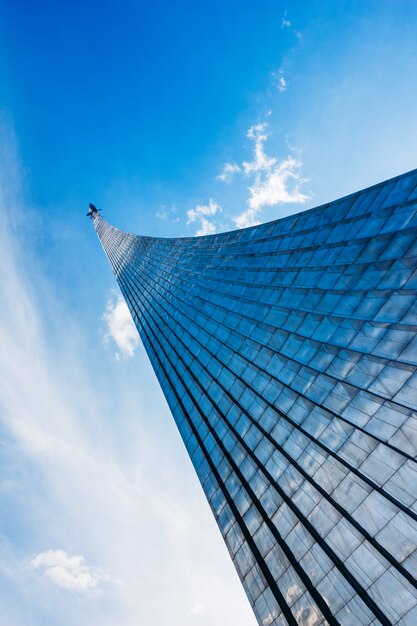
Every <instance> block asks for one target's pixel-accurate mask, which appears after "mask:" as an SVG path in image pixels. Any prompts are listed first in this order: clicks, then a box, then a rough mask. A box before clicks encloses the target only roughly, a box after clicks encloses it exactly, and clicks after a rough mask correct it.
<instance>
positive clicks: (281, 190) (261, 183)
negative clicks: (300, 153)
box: [249, 156, 308, 211]
mask: <svg viewBox="0 0 417 626" xmlns="http://www.w3.org/2000/svg"><path fill="white" fill-rule="evenodd" d="M301 168H302V163H301V161H300V160H299V159H295V158H293V157H291V156H289V157H287V158H286V159H284V160H283V161H275V163H274V165H273V166H272V167H271V168H270V170H268V172H267V173H266V176H264V177H262V178H261V177H258V178H257V179H256V180H255V183H254V185H252V186H251V187H249V191H250V198H249V206H250V208H251V209H254V210H255V211H258V210H259V209H261V208H262V207H264V206H271V205H274V204H289V203H291V202H294V203H296V204H303V203H304V202H306V201H307V200H308V196H307V195H306V194H303V193H301V190H300V187H301V185H302V184H303V183H304V182H305V179H303V178H302V177H301Z"/></svg>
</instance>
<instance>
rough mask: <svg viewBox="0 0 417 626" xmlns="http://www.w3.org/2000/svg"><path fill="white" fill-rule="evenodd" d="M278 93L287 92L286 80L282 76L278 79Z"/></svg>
mask: <svg viewBox="0 0 417 626" xmlns="http://www.w3.org/2000/svg"><path fill="white" fill-rule="evenodd" d="M278 91H279V93H284V91H287V80H286V78H285V76H284V75H283V74H281V75H280V76H279V77H278Z"/></svg>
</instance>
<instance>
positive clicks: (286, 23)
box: [281, 14, 292, 28]
mask: <svg viewBox="0 0 417 626" xmlns="http://www.w3.org/2000/svg"><path fill="white" fill-rule="evenodd" d="M291 26H292V23H291V22H290V20H289V19H287V17H286V14H284V17H283V18H282V21H281V27H282V28H291Z"/></svg>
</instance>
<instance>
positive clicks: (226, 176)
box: [217, 163, 240, 183]
mask: <svg viewBox="0 0 417 626" xmlns="http://www.w3.org/2000/svg"><path fill="white" fill-rule="evenodd" d="M239 172H240V167H239V165H238V164H237V163H225V164H224V166H223V170H222V173H221V174H219V175H218V176H217V179H218V180H221V181H222V182H223V183H230V182H231V180H232V178H233V176H234V175H235V174H238V173H239Z"/></svg>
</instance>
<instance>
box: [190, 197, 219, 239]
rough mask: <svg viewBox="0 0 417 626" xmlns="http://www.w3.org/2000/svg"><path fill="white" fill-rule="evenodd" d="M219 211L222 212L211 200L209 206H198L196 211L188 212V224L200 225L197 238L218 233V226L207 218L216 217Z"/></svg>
mask: <svg viewBox="0 0 417 626" xmlns="http://www.w3.org/2000/svg"><path fill="white" fill-rule="evenodd" d="M219 211H221V208H220V206H219V205H218V204H217V202H215V201H214V200H213V199H212V198H210V200H209V202H208V204H197V206H196V207H195V209H190V210H189V211H187V217H188V221H187V224H193V223H195V222H197V223H198V224H199V226H200V228H198V230H197V231H196V233H195V234H196V235H197V237H199V236H202V235H214V234H215V233H216V231H217V227H216V224H215V223H214V222H211V221H210V220H209V219H207V216H213V215H216V213H218V212H219Z"/></svg>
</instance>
